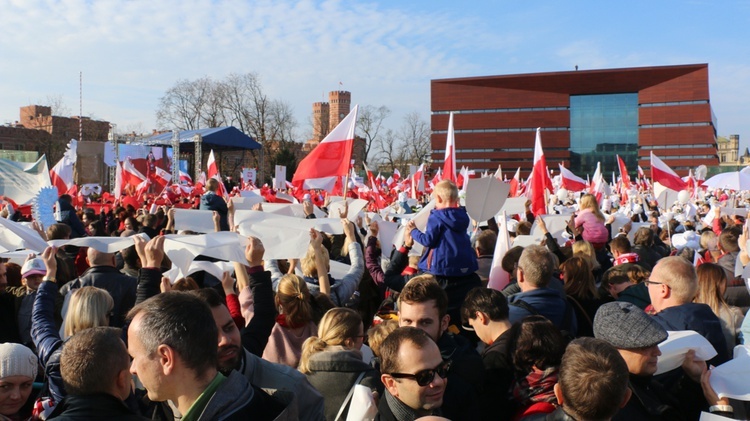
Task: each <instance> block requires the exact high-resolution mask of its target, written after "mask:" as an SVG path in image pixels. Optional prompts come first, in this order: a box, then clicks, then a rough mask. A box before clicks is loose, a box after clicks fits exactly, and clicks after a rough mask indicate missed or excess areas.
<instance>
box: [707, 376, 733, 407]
mask: <svg viewBox="0 0 750 421" xmlns="http://www.w3.org/2000/svg"><path fill="white" fill-rule="evenodd" d="M710 380H711V370H706V371H704V372H703V374H702V375H701V378H700V383H701V389H703V396H704V397H705V398H706V402H708V404H709V405H712V406H713V405H729V399H727V398H719V394H718V393H716V391H715V390H714V388H713V387H711V382H710Z"/></svg>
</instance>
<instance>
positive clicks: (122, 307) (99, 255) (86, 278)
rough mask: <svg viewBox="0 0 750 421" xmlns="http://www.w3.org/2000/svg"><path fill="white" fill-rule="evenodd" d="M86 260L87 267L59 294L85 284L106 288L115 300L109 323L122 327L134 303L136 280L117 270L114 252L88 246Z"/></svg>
mask: <svg viewBox="0 0 750 421" xmlns="http://www.w3.org/2000/svg"><path fill="white" fill-rule="evenodd" d="M86 262H87V263H88V264H89V268H88V269H86V271H85V272H83V274H82V275H81V276H79V277H78V278H77V279H75V280H73V281H71V282H69V283H67V284H65V285H64V286H63V287H62V288H60V294H62V295H63V296H65V295H66V294H67V293H68V292H70V291H72V290H75V289H77V288H81V287H85V286H95V287H97V288H102V289H105V290H107V292H109V295H111V296H112V299H113V300H114V302H115V307H114V309H113V310H112V312H113V314H112V316H111V317H110V319H109V323H110V325H112V326H115V327H122V326H123V322H124V319H125V315H126V314H127V312H128V310H130V309H131V308H132V307H133V305H134V304H135V294H136V288H137V286H138V281H137V280H136V278H133V277H132V276H128V275H125V274H123V273H121V272H120V271H119V270H117V268H116V267H115V255H114V253H103V252H100V251H97V250H94V249H93V248H91V247H89V249H88V250H87V252H86Z"/></svg>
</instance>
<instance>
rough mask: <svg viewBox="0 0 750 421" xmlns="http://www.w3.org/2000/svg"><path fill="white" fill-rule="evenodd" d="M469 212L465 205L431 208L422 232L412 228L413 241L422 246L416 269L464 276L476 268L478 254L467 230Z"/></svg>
mask: <svg viewBox="0 0 750 421" xmlns="http://www.w3.org/2000/svg"><path fill="white" fill-rule="evenodd" d="M469 222H470V219H469V214H467V213H466V209H464V208H445V209H433V210H432V211H431V212H430V217H429V218H428V219H427V227H426V228H425V232H424V233H423V232H421V231H419V230H418V229H416V228H415V229H413V230H412V231H411V236H412V237H413V238H414V241H416V242H418V243H419V244H421V245H423V246H424V247H425V251H424V253H423V254H422V258H421V259H420V260H419V270H420V271H422V272H426V273H429V274H432V275H437V276H451V277H453V276H456V277H459V276H466V275H469V274H472V273H474V272H476V271H477V269H478V268H479V266H478V265H477V254H476V253H475V252H474V249H472V248H471V240H470V239H469V234H468V233H467V232H466V230H467V229H468V228H469Z"/></svg>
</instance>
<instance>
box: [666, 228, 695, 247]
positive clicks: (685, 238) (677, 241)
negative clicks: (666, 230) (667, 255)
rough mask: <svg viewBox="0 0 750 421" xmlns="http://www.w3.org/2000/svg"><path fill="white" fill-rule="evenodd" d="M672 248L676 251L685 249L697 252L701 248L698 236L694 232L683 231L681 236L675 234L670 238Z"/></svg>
mask: <svg viewBox="0 0 750 421" xmlns="http://www.w3.org/2000/svg"><path fill="white" fill-rule="evenodd" d="M672 246H673V247H674V248H676V249H677V250H682V249H684V248H685V247H688V248H691V249H693V250H699V249H700V248H701V241H700V236H698V234H696V233H695V231H685V232H683V233H681V234H675V235H673V236H672Z"/></svg>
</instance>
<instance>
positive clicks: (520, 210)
mask: <svg viewBox="0 0 750 421" xmlns="http://www.w3.org/2000/svg"><path fill="white" fill-rule="evenodd" d="M527 200H529V199H528V198H526V197H509V198H508V199H507V200H506V201H505V203H503V207H502V208H500V212H505V214H506V215H508V216H513V215H517V214H525V213H526V201H527ZM500 212H498V213H497V214H496V215H495V216H497V215H499V214H500Z"/></svg>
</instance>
